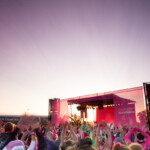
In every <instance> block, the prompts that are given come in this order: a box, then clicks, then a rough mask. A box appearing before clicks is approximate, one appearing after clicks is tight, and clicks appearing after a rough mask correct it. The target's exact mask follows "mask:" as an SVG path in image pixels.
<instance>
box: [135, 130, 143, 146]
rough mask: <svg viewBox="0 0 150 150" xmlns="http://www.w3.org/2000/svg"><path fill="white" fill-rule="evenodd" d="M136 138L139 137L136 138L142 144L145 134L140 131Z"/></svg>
mask: <svg viewBox="0 0 150 150" xmlns="http://www.w3.org/2000/svg"><path fill="white" fill-rule="evenodd" d="M136 138H137V139H136V140H137V142H138V143H140V144H141V143H144V140H145V136H144V135H143V134H142V133H140V132H139V133H138V134H137V136H136Z"/></svg>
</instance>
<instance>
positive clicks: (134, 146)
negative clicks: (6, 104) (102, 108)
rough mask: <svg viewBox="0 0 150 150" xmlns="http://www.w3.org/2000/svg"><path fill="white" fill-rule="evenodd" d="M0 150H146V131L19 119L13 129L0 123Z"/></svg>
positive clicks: (148, 149)
mask: <svg viewBox="0 0 150 150" xmlns="http://www.w3.org/2000/svg"><path fill="white" fill-rule="evenodd" d="M0 150H150V134H149V130H148V127H146V126H145V127H143V128H142V129H141V128H139V126H136V127H131V126H127V125H124V124H123V123H120V124H119V125H118V126H115V125H114V124H113V123H109V124H108V123H106V122H105V121H102V122H101V123H99V124H97V123H96V122H95V123H94V124H93V125H91V124H88V123H86V122H83V123H82V124H76V125H71V124H70V123H69V122H60V124H59V125H58V126H56V125H52V124H51V122H48V123H47V125H45V126H43V125H42V124H41V123H40V120H39V118H36V117H33V116H23V117H21V119H20V121H19V122H18V123H17V124H16V125H15V124H13V123H11V122H7V123H4V122H2V121H1V122H0Z"/></svg>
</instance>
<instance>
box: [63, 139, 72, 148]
mask: <svg viewBox="0 0 150 150" xmlns="http://www.w3.org/2000/svg"><path fill="white" fill-rule="evenodd" d="M74 144H75V142H74V141H73V140H70V139H69V140H67V141H65V142H63V146H62V150H66V149H68V147H72V146H73V145H74Z"/></svg>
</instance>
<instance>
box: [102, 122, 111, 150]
mask: <svg viewBox="0 0 150 150" xmlns="http://www.w3.org/2000/svg"><path fill="white" fill-rule="evenodd" d="M103 125H104V127H105V131H106V134H107V135H108V139H107V142H106V147H107V149H108V150H110V148H111V145H112V138H111V133H110V131H109V128H108V126H107V123H106V122H105V121H103Z"/></svg>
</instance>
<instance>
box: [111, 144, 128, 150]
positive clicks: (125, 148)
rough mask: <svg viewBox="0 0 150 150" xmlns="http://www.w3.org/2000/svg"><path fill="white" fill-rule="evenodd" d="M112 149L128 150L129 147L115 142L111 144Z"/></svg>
mask: <svg viewBox="0 0 150 150" xmlns="http://www.w3.org/2000/svg"><path fill="white" fill-rule="evenodd" d="M112 150H130V149H129V148H128V147H127V146H126V145H124V144H121V143H116V144H114V145H113V148H112Z"/></svg>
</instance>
